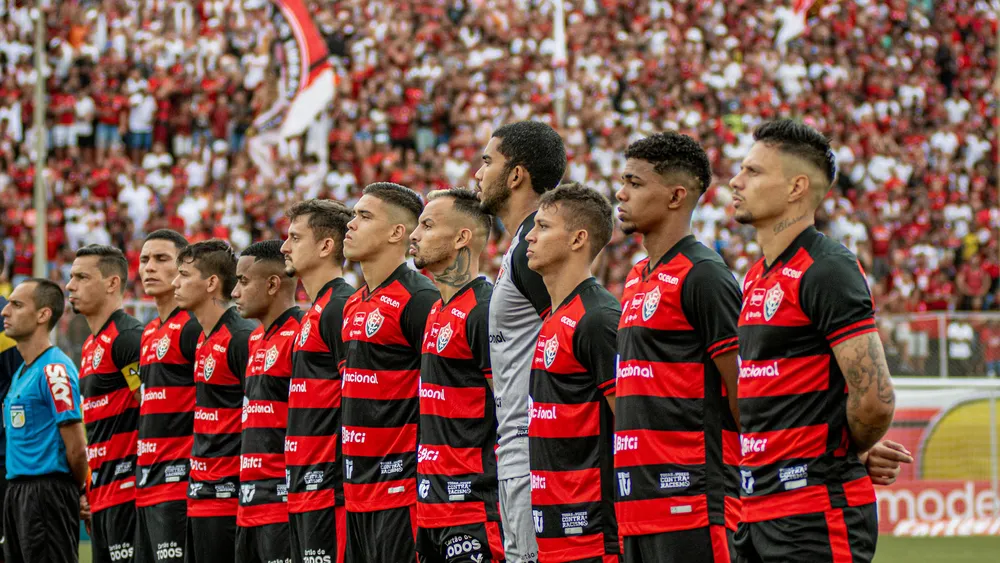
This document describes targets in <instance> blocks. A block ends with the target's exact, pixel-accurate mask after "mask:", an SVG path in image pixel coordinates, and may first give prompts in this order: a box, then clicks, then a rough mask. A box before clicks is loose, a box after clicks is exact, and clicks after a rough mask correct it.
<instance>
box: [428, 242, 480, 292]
mask: <svg viewBox="0 0 1000 563" xmlns="http://www.w3.org/2000/svg"><path fill="white" fill-rule="evenodd" d="M471 266H472V252H471V251H470V250H469V248H468V247H465V248H462V249H460V250H459V251H458V256H456V257H455V261H454V262H452V264H451V266H448V267H447V268H445V270H444V271H443V272H441V275H438V276H434V281H435V282H437V283H440V284H443V285H447V286H449V287H462V286H464V285H465V284H467V283H469V280H471V279H472V272H471V271H470V268H471Z"/></svg>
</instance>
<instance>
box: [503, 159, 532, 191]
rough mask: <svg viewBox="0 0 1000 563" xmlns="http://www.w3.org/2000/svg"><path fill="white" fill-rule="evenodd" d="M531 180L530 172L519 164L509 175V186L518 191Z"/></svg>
mask: <svg viewBox="0 0 1000 563" xmlns="http://www.w3.org/2000/svg"><path fill="white" fill-rule="evenodd" d="M529 179H530V178H529V176H528V170H527V169H526V168H525V167H523V166H521V165H520V164H518V165H517V166H515V167H514V169H513V170H511V171H510V172H509V173H508V174H507V186H508V187H510V189H511V190H516V189H517V188H518V187H520V186H521V185H523V184H525V183H527V182H528V180H529Z"/></svg>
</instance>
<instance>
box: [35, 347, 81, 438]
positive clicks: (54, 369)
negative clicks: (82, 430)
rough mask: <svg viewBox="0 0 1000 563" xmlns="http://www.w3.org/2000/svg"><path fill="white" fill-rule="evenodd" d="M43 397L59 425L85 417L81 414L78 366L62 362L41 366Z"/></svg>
mask: <svg viewBox="0 0 1000 563" xmlns="http://www.w3.org/2000/svg"><path fill="white" fill-rule="evenodd" d="M41 369H42V377H41V378H39V379H40V380H41V385H42V389H41V395H40V396H41V397H42V399H43V401H44V402H45V403H46V404H47V405H48V406H49V408H50V412H51V414H52V416H53V418H54V419H55V422H56V424H57V425H59V426H62V425H64V424H69V423H72V422H79V421H80V420H82V419H83V417H82V416H81V414H80V401H81V399H80V380H79V375H78V374H77V371H76V368H75V367H73V366H71V365H67V364H64V363H62V362H52V363H49V364H45V365H44V366H41Z"/></svg>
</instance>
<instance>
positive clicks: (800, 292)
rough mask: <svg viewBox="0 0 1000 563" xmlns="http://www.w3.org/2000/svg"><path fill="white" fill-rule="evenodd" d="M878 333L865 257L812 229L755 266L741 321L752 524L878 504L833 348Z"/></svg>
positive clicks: (743, 441) (746, 514) (744, 466)
mask: <svg viewBox="0 0 1000 563" xmlns="http://www.w3.org/2000/svg"><path fill="white" fill-rule="evenodd" d="M876 330H877V329H876V326H875V311H874V308H873V304H872V298H871V294H870V292H869V290H868V284H867V281H866V280H865V276H864V273H863V272H862V270H861V267H860V265H859V264H858V260H857V258H856V257H855V256H854V255H853V254H851V252H850V251H848V250H847V249H846V248H844V247H843V246H842V245H841V244H839V243H837V242H835V241H833V240H830V239H829V238H827V237H825V236H823V235H822V234H820V233H819V231H817V230H816V229H815V228H813V227H809V228H808V229H806V230H805V231H803V232H802V234H800V235H799V236H798V237H797V238H796V239H795V240H794V241H793V242H792V244H791V245H789V247H788V248H787V249H786V250H785V251H784V252H782V253H781V255H780V256H779V257H778V258H777V259H776V260H775V261H774V263H773V264H772V265H771V266H767V265H765V264H764V261H763V260H761V261H760V262H757V263H756V264H754V266H753V267H751V268H750V271H749V272H748V273H747V277H746V281H745V282H744V284H743V309H742V311H741V312H740V321H739V339H740V341H739V342H740V382H739V408H740V426H741V435H740V451H741V454H742V462H741V463H740V473H741V478H742V481H741V487H742V492H741V494H742V497H743V499H742V502H743V512H742V520H743V521H744V522H758V521H761V520H771V519H775V518H783V517H786V516H793V515H797V514H807V513H813V512H821V511H825V510H830V509H831V508H842V507H844V506H860V505H864V504H869V503H872V502H875V492H874V489H873V487H872V483H871V480H870V479H869V478H868V475H867V472H866V471H865V467H864V465H863V464H862V463H861V461H860V460H859V459H858V452H857V450H856V448H855V447H854V446H853V445H852V443H851V439H850V437H849V428H848V424H847V382H846V380H845V379H844V375H843V373H842V372H841V370H840V366H839V365H838V364H837V360H836V358H835V357H834V355H833V350H832V348H833V347H834V346H836V345H837V344H840V343H841V342H845V341H847V340H849V339H851V338H853V337H855V336H859V335H862V334H865V333H869V332H875V331H876Z"/></svg>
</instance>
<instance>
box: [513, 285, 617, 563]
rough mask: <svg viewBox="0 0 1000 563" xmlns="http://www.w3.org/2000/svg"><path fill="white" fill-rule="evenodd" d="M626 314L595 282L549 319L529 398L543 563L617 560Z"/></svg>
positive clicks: (537, 529) (583, 287)
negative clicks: (616, 472) (617, 398)
mask: <svg viewBox="0 0 1000 563" xmlns="http://www.w3.org/2000/svg"><path fill="white" fill-rule="evenodd" d="M620 316H621V309H620V307H619V305H618V301H617V300H616V299H615V298H614V297H613V296H612V295H611V294H610V293H608V291H607V290H606V289H604V288H603V287H601V286H600V284H598V283H597V280H596V279H594V278H590V279H588V280H586V281H584V282H583V283H581V284H580V285H579V286H577V288H576V289H574V290H573V292H572V293H570V295H569V296H568V297H567V298H566V300H565V301H564V302H563V304H562V305H560V306H559V307H558V308H557V309H555V310H553V311H552V314H551V315H549V316H548V318H546V320H545V322H544V324H543V325H542V329H541V332H540V333H539V336H538V343H537V345H536V347H535V354H534V356H533V359H532V370H531V394H530V396H529V398H528V405H529V406H528V408H529V417H530V418H529V424H528V436H529V445H530V454H531V455H530V457H531V512H532V516H533V518H534V522H535V534H536V536H537V538H538V550H539V560H544V561H553V562H559V561H576V560H579V559H586V558H591V557H603V556H604V555H605V554H616V553H618V551H619V546H618V528H617V525H616V523H615V510H614V502H613V500H614V489H613V479H614V476H613V468H612V450H613V447H614V444H613V435H614V417H613V415H612V413H611V408H610V406H609V405H608V403H607V400H606V399H605V396H606V395H613V394H614V393H615V344H616V342H615V334H616V332H617V330H616V327H617V325H618V319H619V318H620Z"/></svg>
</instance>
